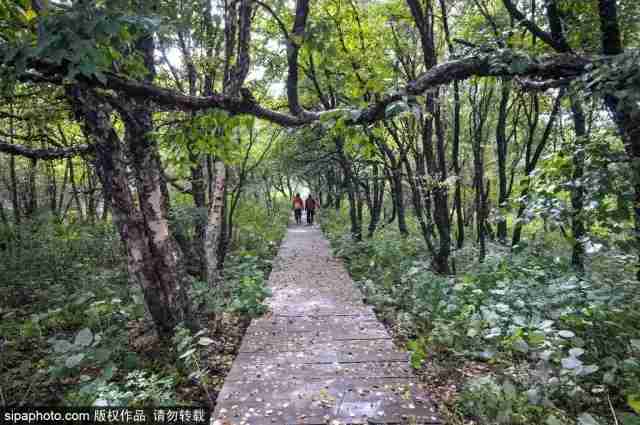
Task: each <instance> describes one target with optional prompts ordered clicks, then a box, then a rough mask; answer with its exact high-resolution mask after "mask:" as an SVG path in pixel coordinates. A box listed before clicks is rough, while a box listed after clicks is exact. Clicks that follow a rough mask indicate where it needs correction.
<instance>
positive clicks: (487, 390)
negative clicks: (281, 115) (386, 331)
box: [323, 214, 640, 425]
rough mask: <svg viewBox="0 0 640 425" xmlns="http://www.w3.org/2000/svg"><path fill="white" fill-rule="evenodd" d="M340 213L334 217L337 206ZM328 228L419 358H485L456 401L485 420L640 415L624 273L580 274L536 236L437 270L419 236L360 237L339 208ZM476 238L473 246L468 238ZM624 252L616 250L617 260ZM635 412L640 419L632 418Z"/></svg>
mask: <svg viewBox="0 0 640 425" xmlns="http://www.w3.org/2000/svg"><path fill="white" fill-rule="evenodd" d="M334 215H335V217H334ZM334 215H331V216H330V217H325V218H324V219H323V228H324V230H325V232H326V233H327V235H328V236H329V238H330V239H331V242H332V246H333V249H334V252H335V253H336V254H337V255H340V256H341V257H343V258H344V259H345V260H346V263H347V266H348V268H349V270H350V271H351V273H352V276H353V277H354V280H356V284H357V285H358V286H359V287H360V288H361V289H362V291H363V294H364V295H365V298H366V300H367V301H368V302H369V303H371V304H373V305H374V307H375V308H376V311H377V312H378V314H379V315H381V316H382V317H383V318H385V319H387V320H389V321H390V322H391V323H392V324H393V326H394V327H395V329H396V330H397V331H398V334H399V335H400V336H404V337H408V338H409V341H408V348H409V350H410V351H411V353H412V356H411V361H412V364H413V365H414V366H415V367H419V366H420V365H421V364H422V363H423V361H425V360H433V359H436V358H449V359H457V361H458V362H462V363H464V362H466V361H469V360H474V361H481V362H486V363H488V364H489V365H490V366H491V367H490V372H488V373H487V374H484V375H481V376H479V377H477V379H476V380H472V381H469V382H467V383H466V384H464V390H463V391H462V393H461V395H460V399H459V403H458V404H457V408H458V410H459V411H460V412H461V413H462V414H463V415H466V416H469V417H473V418H475V419H476V420H478V421H479V422H480V423H522V424H524V423H540V424H543V423H544V424H549V425H556V424H564V423H567V424H568V423H576V421H577V423H579V424H589V425H593V424H597V423H602V424H603V423H606V422H605V421H606V420H607V418H609V417H610V416H611V412H610V409H609V400H611V403H612V405H613V406H616V407H617V408H618V410H619V414H620V417H622V418H625V419H624V422H622V423H623V425H627V424H634V423H637V420H638V417H637V416H635V415H636V414H639V415H640V296H639V294H638V290H637V289H638V286H637V283H636V282H635V281H634V280H633V277H632V276H630V275H629V274H626V275H625V274H621V273H619V272H618V271H614V273H615V274H616V276H618V277H619V279H618V280H617V281H614V280H612V279H611V276H608V275H607V274H606V273H604V274H603V273H600V272H599V271H601V270H602V269H603V266H602V263H604V262H606V261H607V260H606V258H602V257H600V258H598V260H597V264H598V267H597V268H594V269H589V271H588V272H587V273H585V274H582V275H578V274H576V273H575V272H574V271H573V270H572V269H571V267H570V264H569V261H568V259H567V258H564V257H560V256H556V255H550V253H549V254H545V251H544V250H539V249H538V247H536V246H531V247H521V249H520V250H519V251H517V252H514V253H510V252H507V251H505V250H504V249H502V248H500V247H496V248H494V249H491V250H490V255H488V257H487V258H486V260H485V262H484V263H481V264H478V263H475V262H467V263H464V262H462V261H460V260H461V259H463V258H464V255H468V254H465V253H458V257H457V259H458V260H459V261H458V265H459V269H460V270H462V272H460V273H459V274H458V275H457V276H456V277H445V276H439V275H435V274H434V273H433V272H432V271H431V270H430V261H429V259H428V258H427V257H426V256H425V255H424V253H425V247H423V246H422V245H421V244H420V243H419V241H414V240H412V239H411V238H402V237H401V236H399V235H398V233H397V232H392V231H389V230H387V229H382V230H380V231H378V232H377V233H376V235H375V236H374V238H372V239H365V240H363V241H362V242H353V241H351V239H350V238H349V237H348V236H346V234H347V233H348V232H346V229H347V223H346V221H345V220H344V218H343V217H340V215H337V214H334ZM471 249H473V248H471ZM618 260H619V258H618V256H616V255H614V253H612V254H611V262H610V263H611V264H616V262H617V261H618ZM634 421H635V422H634Z"/></svg>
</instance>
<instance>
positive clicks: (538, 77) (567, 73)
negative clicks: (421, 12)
mask: <svg viewBox="0 0 640 425" xmlns="http://www.w3.org/2000/svg"><path fill="white" fill-rule="evenodd" d="M504 54H505V52H504V51H502V52H500V53H496V54H479V55H475V56H469V57H467V58H463V59H458V60H453V61H449V62H444V63H442V64H439V65H436V66H434V67H433V68H431V69H429V70H428V71H427V72H425V73H423V74H422V75H420V76H419V77H418V78H417V79H415V80H414V81H411V82H409V83H408V84H407V85H406V86H405V87H404V88H403V89H401V90H399V91H398V92H396V93H394V94H391V95H387V96H385V97H383V98H382V99H380V100H378V101H376V102H373V103H371V104H370V105H369V106H368V107H366V108H364V109H361V110H355V109H354V111H353V112H354V114H353V116H352V118H347V121H348V124H351V125H353V124H356V125H358V124H363V125H366V124H371V123H373V122H376V121H379V120H382V119H384V118H385V114H384V112H385V108H386V107H387V106H388V105H390V104H391V103H393V102H395V101H399V100H402V98H403V97H404V96H407V95H421V94H423V93H424V92H426V91H428V90H430V89H432V88H435V87H438V86H441V85H445V84H449V83H451V82H453V81H462V80H465V79H468V78H471V77H492V76H493V77H498V76H511V77H521V78H525V79H530V80H532V81H546V80H560V79H564V80H572V79H574V78H576V77H578V76H580V75H582V74H584V73H585V72H586V71H587V69H586V68H587V65H589V64H591V63H593V62H594V61H595V59H592V58H587V57H582V56H577V55H574V54H556V55H551V56H547V57H543V58H542V59H540V60H535V59H531V58H526V57H522V56H518V58H517V60H518V67H517V70H514V69H515V67H510V66H509V64H508V63H507V64H504V66H503V62H504ZM598 60H599V61H602V60H603V59H602V58H598ZM496 63H498V66H496ZM29 65H30V68H31V69H32V70H35V71H37V72H38V73H37V74H35V73H34V72H30V73H28V74H24V75H23V78H24V79H26V80H35V81H37V82H47V83H52V84H58V85H62V84H64V82H63V76H64V75H66V74H67V73H66V69H65V68H64V67H62V66H58V65H53V64H50V63H47V62H45V61H31V63H30V64H29ZM77 78H78V79H79V80H81V82H82V83H84V84H86V85H88V86H91V87H96V88H102V89H106V90H114V91H116V92H119V93H121V94H123V95H126V96H129V97H133V98H140V99H145V100H151V101H153V102H154V103H155V104H156V105H157V106H159V107H160V108H162V109H165V110H183V111H198V110H205V109H211V108H217V109H222V110H225V111H228V112H230V113H233V114H247V115H253V116H255V117H257V118H260V119H264V120H266V121H270V122H272V123H275V124H278V125H282V126H285V127H298V126H303V125H306V124H311V123H313V122H316V121H318V120H319V119H320V116H321V114H318V113H307V114H303V115H301V116H294V115H291V114H285V113H282V112H278V111H275V110H272V109H268V108H266V107H264V106H262V105H260V104H258V103H257V102H256V101H255V100H254V99H253V98H252V97H251V96H241V97H232V96H228V95H223V94H219V93H215V94H213V95H211V96H188V95H184V94H182V93H179V92H176V91H174V90H170V89H166V88H162V87H158V86H155V85H152V84H148V83H143V82H139V81H135V80H131V79H127V78H123V77H121V76H119V75H116V74H113V73H105V74H104V80H103V81H100V80H98V79H97V78H89V77H86V76H79V77H77ZM328 112H331V111H328Z"/></svg>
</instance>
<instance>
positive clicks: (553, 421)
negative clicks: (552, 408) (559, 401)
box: [544, 415, 563, 425]
mask: <svg viewBox="0 0 640 425" xmlns="http://www.w3.org/2000/svg"><path fill="white" fill-rule="evenodd" d="M544 423H545V425H563V424H562V421H561V420H560V419H558V418H557V417H555V416H553V415H551V416H549V417H548V418H547V420H546V421H545V422H544Z"/></svg>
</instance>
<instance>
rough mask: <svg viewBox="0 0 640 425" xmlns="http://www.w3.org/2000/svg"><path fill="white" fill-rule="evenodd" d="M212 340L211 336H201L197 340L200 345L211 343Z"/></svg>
mask: <svg viewBox="0 0 640 425" xmlns="http://www.w3.org/2000/svg"><path fill="white" fill-rule="evenodd" d="M213 342H214V341H213V340H212V339H211V338H207V337H202V338H200V339H199V340H198V344H200V345H205V346H206V345H211V344H213Z"/></svg>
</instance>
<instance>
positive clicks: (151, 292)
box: [68, 87, 192, 338]
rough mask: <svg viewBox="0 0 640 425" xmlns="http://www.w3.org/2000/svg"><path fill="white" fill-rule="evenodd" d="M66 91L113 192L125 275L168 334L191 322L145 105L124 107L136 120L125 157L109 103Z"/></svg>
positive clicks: (130, 126) (102, 177)
mask: <svg viewBox="0 0 640 425" xmlns="http://www.w3.org/2000/svg"><path fill="white" fill-rule="evenodd" d="M68 95H69V98H70V100H71V103H72V106H73V107H74V112H75V114H76V117H77V118H78V119H79V120H80V121H81V122H82V123H83V124H84V130H85V132H86V133H87V134H88V135H90V136H91V137H92V138H93V139H94V140H95V142H96V165H97V168H96V170H97V173H98V177H99V178H100V180H101V183H102V185H103V187H106V188H108V190H109V191H110V192H111V195H112V199H113V209H112V214H113V220H114V224H115V225H116V228H117V229H118V232H119V233H120V237H121V239H122V241H123V242H124V243H125V246H126V249H127V257H128V261H127V265H128V270H129V275H130V277H131V278H132V280H133V281H134V282H136V283H138V284H139V285H140V287H141V288H142V291H143V294H144V299H145V304H146V306H147V308H148V310H149V313H150V314H151V317H152V319H153V321H154V324H155V326H156V329H157V331H158V333H159V334H160V336H162V337H163V338H169V337H170V336H171V335H172V334H173V331H174V328H175V326H177V325H178V324H179V323H182V322H187V324H192V322H191V315H190V308H189V302H188V299H187V296H186V280H185V278H186V276H185V274H184V271H183V270H182V269H181V253H180V251H179V250H178V249H177V247H176V245H175V242H174V241H173V239H172V237H171V235H170V234H169V226H168V222H167V219H166V205H167V200H166V199H165V194H164V193H163V190H162V188H161V179H160V171H159V161H158V158H157V156H156V155H157V150H156V149H157V146H156V145H155V142H154V141H153V139H152V137H151V135H150V134H149V131H148V130H149V128H150V127H151V115H150V113H148V112H145V111H147V110H148V109H147V108H145V106H144V105H140V106H139V107H138V109H135V108H132V110H131V111H129V112H130V113H131V114H135V116H136V117H137V118H138V119H137V120H136V121H135V125H133V124H132V123H131V122H128V121H125V123H126V124H127V127H126V130H127V131H126V135H127V138H128V144H129V149H128V150H129V152H130V154H131V158H130V161H127V160H125V158H124V152H123V149H122V144H121V142H120V139H119V137H118V134H117V132H116V130H115V129H114V128H113V127H112V125H111V117H110V112H109V107H108V105H106V104H102V103H101V102H100V100H99V99H98V97H97V96H94V95H93V94H92V93H90V92H86V91H81V90H80V89H79V88H77V87H74V88H71V89H69V91H68ZM123 112H124V111H123ZM145 130H147V131H145ZM129 162H131V163H132V165H133V167H134V169H135V171H136V183H137V189H138V190H137V192H138V197H139V199H138V203H139V205H140V208H138V207H137V206H136V202H135V200H134V195H133V193H132V192H131V189H130V186H129V178H128V172H127V166H128V165H127V164H128V163H129Z"/></svg>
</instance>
